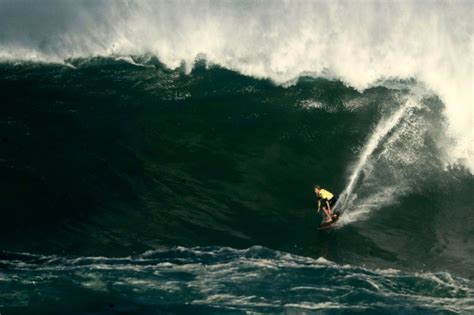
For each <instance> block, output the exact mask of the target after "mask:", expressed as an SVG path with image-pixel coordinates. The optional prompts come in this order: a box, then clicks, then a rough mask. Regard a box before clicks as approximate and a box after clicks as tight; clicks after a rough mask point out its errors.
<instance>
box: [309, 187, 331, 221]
mask: <svg viewBox="0 0 474 315" xmlns="http://www.w3.org/2000/svg"><path fill="white" fill-rule="evenodd" d="M314 193H315V194H316V197H317V198H318V213H319V210H320V209H321V201H322V203H323V211H324V214H325V215H326V220H324V223H330V222H331V221H332V220H334V219H336V218H337V214H334V212H333V211H332V207H333V206H334V205H335V204H336V200H337V199H336V197H335V196H334V195H333V194H332V193H331V192H329V191H327V190H326V189H322V188H321V187H320V186H319V185H316V186H314Z"/></svg>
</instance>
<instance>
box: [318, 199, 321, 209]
mask: <svg viewBox="0 0 474 315" xmlns="http://www.w3.org/2000/svg"><path fill="white" fill-rule="evenodd" d="M320 209H321V201H320V200H319V199H318V212H319V210H320Z"/></svg>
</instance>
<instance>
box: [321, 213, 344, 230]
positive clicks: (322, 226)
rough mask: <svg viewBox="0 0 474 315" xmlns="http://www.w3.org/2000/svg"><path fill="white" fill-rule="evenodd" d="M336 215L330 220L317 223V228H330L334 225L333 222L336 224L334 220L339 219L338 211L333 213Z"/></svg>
mask: <svg viewBox="0 0 474 315" xmlns="http://www.w3.org/2000/svg"><path fill="white" fill-rule="evenodd" d="M334 214H335V215H336V217H335V218H333V219H332V221H331V222H328V223H325V222H323V223H321V224H320V225H319V229H318V230H326V229H330V228H333V227H334V224H336V222H337V221H338V220H339V217H340V216H341V214H340V213H334Z"/></svg>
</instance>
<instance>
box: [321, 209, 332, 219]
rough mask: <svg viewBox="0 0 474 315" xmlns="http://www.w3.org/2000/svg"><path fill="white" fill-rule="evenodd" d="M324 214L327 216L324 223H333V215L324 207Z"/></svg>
mask: <svg viewBox="0 0 474 315" xmlns="http://www.w3.org/2000/svg"><path fill="white" fill-rule="evenodd" d="M323 211H324V214H325V215H326V220H325V221H324V222H331V221H332V215H331V214H330V213H329V211H328V209H327V208H326V207H323Z"/></svg>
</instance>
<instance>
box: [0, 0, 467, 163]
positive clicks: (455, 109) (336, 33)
mask: <svg viewBox="0 0 474 315" xmlns="http://www.w3.org/2000/svg"><path fill="white" fill-rule="evenodd" d="M24 4H25V2H24V1H3V2H2V3H1V4H0V12H1V14H0V29H2V31H3V36H2V37H1V38H0V59H22V60H25V59H26V60H43V61H44V60H51V61H56V62H59V61H61V60H64V59H67V58H76V57H90V56H113V55H122V56H128V55H130V54H136V55H142V54H147V53H151V54H153V55H156V56H158V57H159V58H160V60H162V61H163V62H164V63H165V64H166V65H167V66H169V67H171V68H177V67H180V66H181V65H182V62H183V61H184V62H185V63H186V64H187V68H188V69H190V67H191V66H192V64H193V62H194V59H195V58H196V56H206V58H207V59H208V60H209V62H212V63H215V64H219V65H221V66H223V67H226V68H229V69H233V70H237V71H239V72H241V73H243V74H246V75H252V76H256V77H267V78H272V79H273V80H275V81H276V82H279V83H284V82H288V81H289V80H292V79H294V78H295V77H298V76H299V75H301V74H303V73H313V74H314V75H316V76H325V77H330V78H339V79H341V80H342V81H344V82H345V83H347V84H348V85H351V86H353V87H355V88H357V89H359V90H363V89H366V88H368V87H370V86H373V85H375V84H376V83H377V82H378V81H379V80H383V79H387V78H399V79H404V78H415V79H417V80H419V81H420V82H423V83H425V84H426V85H427V86H428V87H429V88H430V89H432V90H433V91H435V92H436V94H437V95H439V96H440V98H441V99H442V100H443V102H444V103H445V104H446V110H445V113H446V115H447V117H448V118H449V122H450V136H451V137H452V138H453V142H454V144H453V146H452V147H451V148H448V149H447V150H446V151H447V152H449V153H450V157H451V161H450V162H461V163H464V164H465V165H467V166H468V167H469V168H470V170H471V172H472V171H473V170H474V165H473V163H474V162H472V161H474V159H473V158H472V157H473V156H474V152H473V147H474V146H473V144H474V138H473V134H472V125H473V115H472V106H473V103H472V85H473V81H472V80H473V79H472V73H473V71H474V69H473V59H472V52H473V47H474V44H473V43H474V37H473V36H472V34H473V32H472V23H471V19H472V12H473V7H472V5H471V3H470V2H469V1H454V2H420V3H417V2H394V3H384V4H383V5H381V4H380V3H379V2H376V1H368V2H364V3H363V4H361V3H357V4H355V3H352V2H349V1H335V2H334V1H332V2H310V3H306V2H296V3H288V2H274V1H263V2H259V3H252V2H243V3H233V2H214V1H205V2H201V1H199V2H197V1H196V2H191V3H188V4H187V5H186V6H183V5H182V4H181V3H180V2H176V3H174V2H165V1H159V2H156V1H113V2H110V1H99V2H97V3H94V5H91V4H90V3H89V2H88V1H77V2H74V4H73V3H67V4H65V3H64V2H63V1H58V0H56V1H49V2H48V3H47V4H46V3H41V4H34V5H33V4H31V3H29V2H28V14H25V12H24V11H25V5H24ZM270 4H271V5H270ZM243 25H245V27H244V28H243V27H242V26H243ZM45 34H47V35H45ZM242 43H244V45H242ZM288 47H291V49H288Z"/></svg>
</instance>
